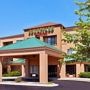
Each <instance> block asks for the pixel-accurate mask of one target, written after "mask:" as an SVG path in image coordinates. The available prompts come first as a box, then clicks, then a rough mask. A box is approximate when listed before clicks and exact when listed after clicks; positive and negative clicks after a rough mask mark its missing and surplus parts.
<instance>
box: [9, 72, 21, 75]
mask: <svg viewBox="0 0 90 90" xmlns="http://www.w3.org/2000/svg"><path fill="white" fill-rule="evenodd" d="M9 75H10V76H20V75H21V72H19V71H12V72H10V73H9Z"/></svg>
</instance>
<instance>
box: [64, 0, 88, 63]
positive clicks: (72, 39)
mask: <svg viewBox="0 0 90 90" xmlns="http://www.w3.org/2000/svg"><path fill="white" fill-rule="evenodd" d="M76 5H78V6H79V10H76V11H75V14H76V15H78V16H79V19H78V21H77V22H75V25H76V26H77V28H75V31H76V33H74V34H70V33H67V32H64V37H65V38H64V39H63V40H64V41H65V42H67V43H73V44H74V45H75V47H72V49H73V50H74V51H75V53H73V54H71V55H67V56H66V57H70V58H74V59H75V60H79V61H90V0H87V1H85V2H76Z"/></svg>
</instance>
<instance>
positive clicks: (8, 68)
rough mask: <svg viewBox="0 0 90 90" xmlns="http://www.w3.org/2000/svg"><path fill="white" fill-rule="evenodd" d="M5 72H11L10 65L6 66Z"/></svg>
mask: <svg viewBox="0 0 90 90" xmlns="http://www.w3.org/2000/svg"><path fill="white" fill-rule="evenodd" d="M7 72H8V73H10V72H11V66H10V65H8V66H7Z"/></svg>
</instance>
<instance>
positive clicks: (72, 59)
mask: <svg viewBox="0 0 90 90" xmlns="http://www.w3.org/2000/svg"><path fill="white" fill-rule="evenodd" d="M64 61H65V62H71V61H75V59H74V58H64Z"/></svg>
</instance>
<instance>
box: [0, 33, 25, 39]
mask: <svg viewBox="0 0 90 90" xmlns="http://www.w3.org/2000/svg"><path fill="white" fill-rule="evenodd" d="M20 37H24V34H17V35H12V36H6V37H1V38H0V40H2V39H10V38H20Z"/></svg>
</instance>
